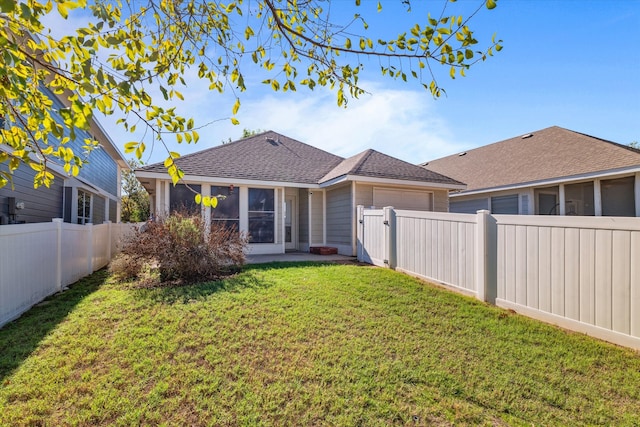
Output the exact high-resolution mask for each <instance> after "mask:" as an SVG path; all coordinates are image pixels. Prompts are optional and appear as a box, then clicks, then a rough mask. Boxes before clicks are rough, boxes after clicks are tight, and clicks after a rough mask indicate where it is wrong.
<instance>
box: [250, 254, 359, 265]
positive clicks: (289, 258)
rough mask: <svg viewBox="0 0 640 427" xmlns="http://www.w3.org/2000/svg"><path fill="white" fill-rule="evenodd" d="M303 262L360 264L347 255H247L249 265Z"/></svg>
mask: <svg viewBox="0 0 640 427" xmlns="http://www.w3.org/2000/svg"><path fill="white" fill-rule="evenodd" d="M301 261H315V262H327V261H337V262H358V259H357V258H356V257H353V256H346V255H316V254H311V253H309V252H287V253H284V254H273V255H251V254H248V255H247V264H263V263H267V262H301Z"/></svg>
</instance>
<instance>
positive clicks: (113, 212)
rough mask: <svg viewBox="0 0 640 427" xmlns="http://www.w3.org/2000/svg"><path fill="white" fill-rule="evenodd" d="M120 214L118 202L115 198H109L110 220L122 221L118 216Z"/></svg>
mask: <svg viewBox="0 0 640 427" xmlns="http://www.w3.org/2000/svg"><path fill="white" fill-rule="evenodd" d="M117 215H118V202H116V201H115V200H109V221H111V222H120V218H116V216H117Z"/></svg>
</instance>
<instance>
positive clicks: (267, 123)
mask: <svg viewBox="0 0 640 427" xmlns="http://www.w3.org/2000/svg"><path fill="white" fill-rule="evenodd" d="M364 86H365V87H367V88H368V89H369V91H370V93H369V94H365V95H362V96H361V97H360V98H359V99H353V100H350V101H349V105H348V108H346V109H343V108H340V107H338V106H337V105H336V98H335V95H334V94H333V93H330V92H328V91H324V92H323V91H316V92H313V93H309V92H306V93H305V92H299V93H298V94H296V95H295V96H282V95H280V94H278V95H270V96H267V97H263V98H261V99H259V100H255V101H252V102H249V103H246V104H245V105H244V106H243V110H242V113H241V115H240V120H241V125H242V127H246V128H249V129H256V128H259V129H271V130H274V131H277V132H280V133H282V134H285V135H287V136H290V137H293V138H296V139H299V140H300V141H302V142H305V143H308V144H310V145H313V146H316V147H318V148H321V149H323V150H326V151H329V152H332V153H334V154H338V155H340V156H343V157H349V156H352V155H354V154H357V153H359V152H361V151H364V150H366V149H368V148H373V149H375V150H377V151H380V152H382V153H385V154H389V155H391V156H394V157H398V158H400V159H403V160H406V161H408V162H411V163H419V162H423V161H426V160H430V159H434V158H437V157H441V156H444V155H447V154H451V153H452V152H455V151H456V146H455V144H453V143H452V142H451V140H452V138H453V137H452V132H451V131H450V129H449V128H448V126H449V125H448V123H447V122H446V120H444V119H443V118H442V117H440V116H439V115H438V113H437V110H436V105H435V101H434V100H433V99H432V98H431V97H430V95H429V94H428V93H426V92H418V91H411V90H397V89H387V88H383V87H380V86H378V85H376V84H371V83H365V84H364Z"/></svg>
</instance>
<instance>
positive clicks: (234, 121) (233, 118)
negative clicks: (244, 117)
mask: <svg viewBox="0 0 640 427" xmlns="http://www.w3.org/2000/svg"><path fill="white" fill-rule="evenodd" d="M231 123H233V124H234V125H239V124H240V121H239V120H238V119H236V118H235V117H231Z"/></svg>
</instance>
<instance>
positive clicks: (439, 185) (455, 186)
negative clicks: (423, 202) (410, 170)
mask: <svg viewBox="0 0 640 427" xmlns="http://www.w3.org/2000/svg"><path fill="white" fill-rule="evenodd" d="M345 181H355V182H366V183H371V184H388V185H412V186H416V187H428V188H442V189H444V190H464V189H465V188H467V186H466V185H464V184H452V183H443V182H433V181H415V180H408V179H397V178H377V177H371V176H362V175H351V174H348V175H343V176H341V177H338V178H334V179H332V180H330V181H327V182H323V183H322V184H320V188H326V187H330V186H332V185H335V184H339V183H341V182H345Z"/></svg>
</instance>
